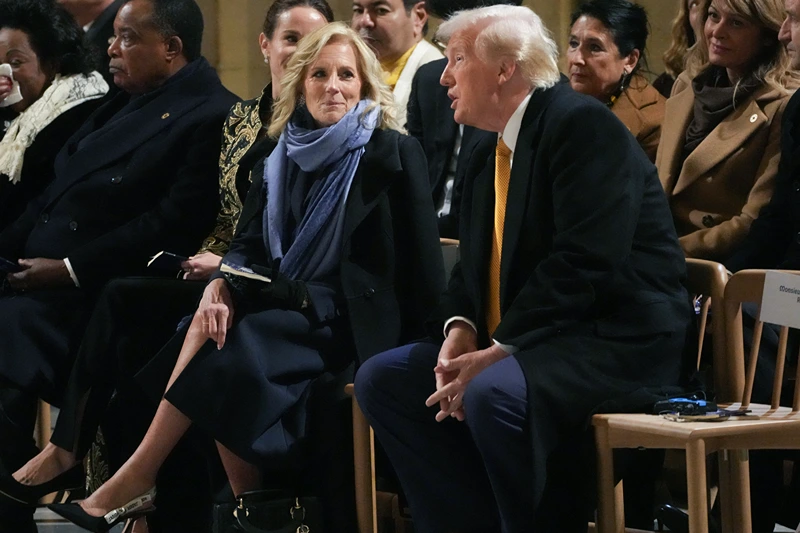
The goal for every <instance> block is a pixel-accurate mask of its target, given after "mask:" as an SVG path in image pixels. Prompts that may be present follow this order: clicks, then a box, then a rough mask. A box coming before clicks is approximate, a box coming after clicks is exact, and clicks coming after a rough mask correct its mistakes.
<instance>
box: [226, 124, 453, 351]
mask: <svg viewBox="0 0 800 533" xmlns="http://www.w3.org/2000/svg"><path fill="white" fill-rule="evenodd" d="M270 151H271V150H270ZM262 188H263V181H262V180H261V179H257V178H256V177H254V179H253V185H252V187H251V189H250V192H249V193H248V195H247V200H246V201H245V205H244V208H243V211H242V216H241V218H240V220H239V226H238V232H239V233H240V234H241V235H242V236H244V235H250V236H251V237H252V236H255V238H250V239H248V240H245V239H242V238H239V239H234V241H233V243H232V244H231V249H230V251H229V252H228V254H227V255H226V256H225V257H226V260H228V261H231V262H233V263H235V264H241V265H250V264H259V265H270V264H271V263H272V258H271V257H270V255H269V254H268V252H267V250H266V248H265V246H264V241H263V237H262V235H261V232H259V231H252V227H253V225H255V226H256V228H258V227H259V226H260V225H261V224H262V218H261V217H262V214H263V210H264V199H265V197H264V194H263V192H262ZM346 209H347V211H346V213H345V225H344V240H343V247H342V259H341V264H340V270H339V275H340V278H341V285H342V293H341V296H342V297H343V298H344V301H343V302H337V300H336V298H331V297H329V295H328V294H327V292H326V291H325V289H323V288H321V287H320V288H319V290H317V288H315V287H314V285H313V284H312V285H311V286H310V287H309V290H310V292H311V303H312V307H313V312H314V314H315V315H316V319H317V320H318V321H319V322H325V321H328V320H331V319H333V318H335V317H336V316H337V313H341V311H343V310H345V309H346V312H347V316H348V319H349V322H350V327H351V328H352V334H353V339H354V342H355V346H356V352H357V354H356V355H357V358H358V360H359V361H362V362H363V361H365V360H366V359H367V358H369V357H371V356H373V355H375V354H377V353H380V352H383V351H385V350H388V349H390V348H394V347H396V346H400V345H402V344H404V343H407V342H410V341H412V340H415V339H419V338H421V337H423V336H424V334H425V321H426V319H427V317H429V316H430V315H431V313H432V312H433V311H434V310H435V309H436V306H437V303H438V301H439V297H440V295H441V294H442V292H443V289H444V265H443V261H442V253H441V249H440V246H439V241H438V238H437V235H438V233H437V230H436V216H435V213H434V211H433V204H432V201H431V196H430V192H429V189H428V184H427V171H426V168H425V155H424V154H423V153H422V150H421V149H420V146H419V143H418V142H417V141H416V140H414V139H413V138H410V137H408V136H405V135H401V134H400V133H397V132H395V131H392V130H376V131H375V132H374V133H373V134H372V138H371V139H370V141H369V142H368V143H367V144H366V146H365V152H364V155H363V157H362V158H361V162H360V163H359V166H358V169H357V171H356V175H355V177H354V178H353V184H352V185H351V187H350V192H349V195H348V197H347V207H346ZM248 226H250V228H251V231H247V230H248ZM342 304H343V307H344V308H342ZM337 307H338V309H337Z"/></svg>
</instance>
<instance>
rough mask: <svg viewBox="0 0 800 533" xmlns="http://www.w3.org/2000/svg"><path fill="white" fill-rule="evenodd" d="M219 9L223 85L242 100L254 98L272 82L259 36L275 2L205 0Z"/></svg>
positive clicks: (218, 50)
mask: <svg viewBox="0 0 800 533" xmlns="http://www.w3.org/2000/svg"><path fill="white" fill-rule="evenodd" d="M205 4H206V5H208V6H210V7H211V8H212V9H214V10H215V22H216V24H215V29H216V35H215V37H214V40H215V41H216V43H217V46H216V61H215V66H216V67H217V71H218V72H219V75H220V78H221V79H222V83H224V84H225V86H226V87H227V88H228V89H229V90H231V91H233V92H234V93H236V94H237V95H239V96H240V97H242V98H253V97H255V96H257V95H258V94H260V93H261V89H263V87H264V85H266V84H267V83H268V82H269V69H268V68H267V66H266V65H265V64H264V58H263V56H262V55H261V51H260V50H259V48H258V36H259V34H260V33H261V26H262V24H263V22H264V16H265V15H266V13H267V9H268V8H269V6H270V4H271V2H269V1H265V0H205Z"/></svg>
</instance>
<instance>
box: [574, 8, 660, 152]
mask: <svg viewBox="0 0 800 533" xmlns="http://www.w3.org/2000/svg"><path fill="white" fill-rule="evenodd" d="M648 34H649V29H648V22H647V13H646V12H645V10H644V8H643V7H641V6H639V5H636V4H634V3H633V2H629V1H628V0H590V1H589V2H586V3H585V4H581V5H580V6H579V7H578V9H577V10H576V11H575V12H574V13H573V14H572V28H571V30H570V35H569V48H568V49H567V61H568V62H569V82H570V85H572V88H573V89H575V90H576V91H578V92H580V93H584V94H587V95H589V96H593V97H595V98H597V99H598V100H600V101H601V102H603V103H605V104H606V105H607V106H608V107H609V108H611V111H613V112H614V114H615V115H617V117H618V118H619V119H620V120H621V121H622V123H623V124H625V125H626V126H627V127H628V129H629V130H630V131H631V133H632V134H633V136H634V137H636V140H637V141H639V144H640V145H641V146H642V148H643V149H644V151H645V153H647V156H648V157H649V158H650V161H655V160H656V152H657V150H658V143H659V140H660V139H661V122H663V120H664V109H665V107H664V103H665V100H664V97H662V96H661V95H660V94H658V91H656V90H655V89H654V88H653V87H652V86H651V85H650V84H649V83H648V82H647V79H645V77H644V76H643V75H642V74H641V70H642V65H644V64H646V60H645V47H646V45H647V36H648Z"/></svg>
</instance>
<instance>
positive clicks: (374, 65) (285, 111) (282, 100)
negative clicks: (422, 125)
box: [267, 22, 402, 137]
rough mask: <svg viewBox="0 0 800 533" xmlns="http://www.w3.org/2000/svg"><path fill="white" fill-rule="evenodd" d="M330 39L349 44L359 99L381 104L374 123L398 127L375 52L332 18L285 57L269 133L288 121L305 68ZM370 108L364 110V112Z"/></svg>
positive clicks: (276, 134)
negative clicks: (351, 50)
mask: <svg viewBox="0 0 800 533" xmlns="http://www.w3.org/2000/svg"><path fill="white" fill-rule="evenodd" d="M333 43H347V44H349V45H350V46H351V47H352V48H353V53H354V54H355V56H356V65H357V68H358V75H359V77H360V78H361V99H362V100H363V99H365V98H368V99H370V100H372V101H373V102H374V103H375V105H379V106H380V108H381V113H380V117H379V119H378V125H377V127H378V128H380V129H395V130H401V131H402V126H401V124H399V122H398V120H397V111H396V109H395V104H394V96H393V95H392V90H391V89H390V88H389V86H388V85H386V84H385V83H384V82H383V70H382V69H381V65H380V63H378V60H377V59H376V58H375V53H374V52H373V51H372V50H371V49H370V47H369V46H367V43H365V42H364V40H363V39H362V38H361V37H359V36H358V33H356V32H355V31H353V30H352V29H350V28H349V27H348V26H346V25H345V24H343V23H341V22H334V23H332V24H327V25H325V26H323V27H321V28H318V29H316V30H314V31H313V32H311V33H309V34H308V35H306V36H305V37H303V38H302V39H301V40H300V43H299V44H298V46H297V50H295V52H294V54H292V57H291V58H290V59H289V62H288V64H287V65H286V70H285V71H284V74H283V79H282V80H281V93H280V95H279V96H278V98H277V99H276V100H275V104H274V105H273V107H272V123H271V124H270V126H269V130H268V131H267V133H268V134H269V135H270V136H271V137H279V136H280V134H281V132H282V131H283V128H285V127H286V124H288V123H289V120H290V119H291V118H292V114H293V113H294V111H295V109H296V108H297V105H298V102H299V101H300V97H301V96H302V94H303V82H304V81H305V78H306V73H307V72H308V68H309V67H310V66H311V65H312V64H314V62H315V61H316V60H317V59H318V58H319V55H320V53H321V52H322V49H323V48H325V47H326V46H327V45H329V44H333ZM371 107H374V106H371ZM371 107H370V108H371ZM370 108H367V109H366V110H365V111H364V112H365V114H366V113H367V112H368V111H369V110H370Z"/></svg>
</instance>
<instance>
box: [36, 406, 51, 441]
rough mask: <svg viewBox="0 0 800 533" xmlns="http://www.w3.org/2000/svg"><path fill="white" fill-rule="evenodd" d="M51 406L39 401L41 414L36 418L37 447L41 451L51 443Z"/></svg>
mask: <svg viewBox="0 0 800 533" xmlns="http://www.w3.org/2000/svg"><path fill="white" fill-rule="evenodd" d="M50 426H51V420H50V404H49V403H47V402H45V401H43V400H39V412H38V415H37V417H36V435H35V436H34V439H35V440H36V446H38V447H39V449H40V450H41V449H42V448H44V447H45V445H47V443H48V442H50Z"/></svg>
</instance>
